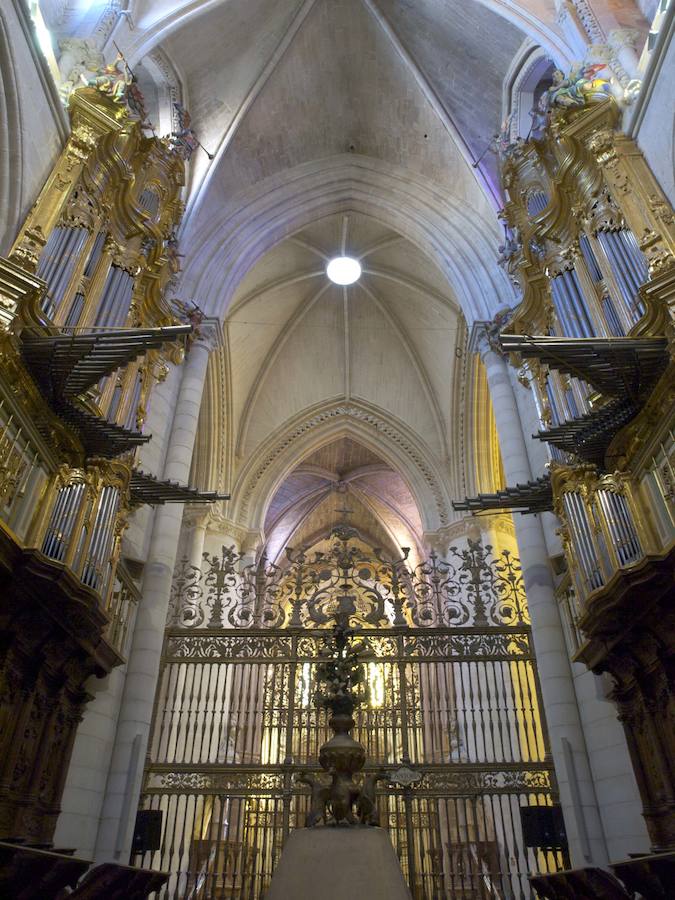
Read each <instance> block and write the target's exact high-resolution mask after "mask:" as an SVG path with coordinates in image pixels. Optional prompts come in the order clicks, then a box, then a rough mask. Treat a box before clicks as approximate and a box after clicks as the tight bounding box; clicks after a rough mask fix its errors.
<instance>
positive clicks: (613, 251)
mask: <svg viewBox="0 0 675 900" xmlns="http://www.w3.org/2000/svg"><path fill="white" fill-rule="evenodd" d="M597 237H598V241H599V242H600V244H601V246H602V247H603V249H604V250H605V253H606V254H607V259H608V260H609V263H610V266H611V267H612V271H613V272H614V276H615V278H616V280H617V283H618V285H619V290H620V292H621V296H622V298H623V301H624V305H625V307H626V310H627V312H628V315H629V318H630V321H631V322H632V323H633V324H634V323H635V322H637V321H638V319H639V318H640V316H641V315H642V314H643V312H644V307H643V305H642V303H641V302H640V300H639V299H638V289H639V288H640V286H641V285H642V284H644V282H645V281H647V280H648V278H649V271H648V269H647V264H646V262H645V259H644V256H643V255H642V253H641V251H640V249H639V247H638V246H637V243H636V241H635V238H634V237H633V234H632V233H631V232H629V231H627V229H620V230H618V231H599V232H598V234H597Z"/></svg>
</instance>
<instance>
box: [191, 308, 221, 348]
mask: <svg viewBox="0 0 675 900" xmlns="http://www.w3.org/2000/svg"><path fill="white" fill-rule="evenodd" d="M222 343H223V329H222V327H221V323H220V319H219V318H217V317H216V316H205V317H204V318H203V319H202V320H201V322H199V324H198V325H196V326H195V330H194V332H193V334H192V341H191V344H190V348H192V347H195V346H198V347H203V348H204V349H205V350H208V352H209V353H211V352H212V351H213V350H217V349H218V348H219V347H221V346H222Z"/></svg>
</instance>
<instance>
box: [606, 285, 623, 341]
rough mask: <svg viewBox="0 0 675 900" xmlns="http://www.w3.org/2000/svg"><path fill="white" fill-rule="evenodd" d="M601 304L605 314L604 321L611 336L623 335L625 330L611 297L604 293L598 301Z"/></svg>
mask: <svg viewBox="0 0 675 900" xmlns="http://www.w3.org/2000/svg"><path fill="white" fill-rule="evenodd" d="M600 303H601V305H602V311H603V312H604V314H605V321H606V322H607V330H608V331H609V333H610V335H611V336H612V337H625V334H626V332H625V330H624V327H623V325H622V324H621V321H620V319H619V316H618V315H617V312H616V309H615V308H614V303H613V301H612V298H611V297H609V296H607V295H605V296H604V297H603V298H602V300H601V301H600Z"/></svg>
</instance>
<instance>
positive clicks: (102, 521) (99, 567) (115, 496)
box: [82, 485, 119, 590]
mask: <svg viewBox="0 0 675 900" xmlns="http://www.w3.org/2000/svg"><path fill="white" fill-rule="evenodd" d="M118 505H119V491H118V489H117V488H116V487H113V486H112V485H107V486H106V487H104V488H103V490H102V491H101V497H100V499H99V505H98V510H97V512H96V518H95V519H94V525H93V531H94V533H93V535H92V539H91V543H90V544H89V551H88V553H87V560H86V563H85V565H84V567H83V570H82V581H83V582H84V583H85V584H88V585H90V587H93V588H94V589H95V590H99V589H100V588H102V585H103V583H104V581H105V580H107V579H104V578H103V565H104V563H105V561H106V559H107V557H108V556H109V554H110V549H111V541H112V537H113V531H114V527H115V517H116V515H117V507H118Z"/></svg>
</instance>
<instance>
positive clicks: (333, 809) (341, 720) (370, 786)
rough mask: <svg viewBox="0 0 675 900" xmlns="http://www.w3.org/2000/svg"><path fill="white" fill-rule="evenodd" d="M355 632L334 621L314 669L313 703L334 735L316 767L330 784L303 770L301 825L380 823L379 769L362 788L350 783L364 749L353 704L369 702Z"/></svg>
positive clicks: (360, 766) (381, 776) (382, 776)
mask: <svg viewBox="0 0 675 900" xmlns="http://www.w3.org/2000/svg"><path fill="white" fill-rule="evenodd" d="M353 639H354V631H353V629H351V628H349V624H348V622H347V621H346V620H345V618H344V617H338V618H337V621H336V624H335V626H334V627H333V630H332V631H331V633H330V635H329V636H328V637H326V639H325V646H324V648H323V649H322V650H321V659H322V661H321V663H320V664H319V666H318V667H317V677H318V682H319V687H318V689H317V691H316V695H315V702H316V705H317V706H318V707H319V708H321V709H325V710H328V711H330V719H329V720H328V724H329V725H330V728H331V730H332V731H333V732H334V734H333V737H332V738H330V740H328V741H326V743H325V744H323V745H322V747H321V748H320V750H319V762H320V763H321V767H322V768H323V769H324V771H326V772H327V773H328V774H329V775H330V776H331V781H330V784H323V783H322V782H321V781H320V780H318V779H316V778H314V777H312V776H311V775H309V774H307V773H306V772H301V773H300V774H299V775H298V777H297V781H298V782H299V783H301V784H306V785H308V786H309V787H310V788H311V791H312V794H311V804H310V810H309V813H308V815H307V818H306V821H305V825H306V827H308V828H311V827H313V826H315V825H318V824H320V823H321V822H323V823H324V824H326V825H346V826H353V825H379V818H378V813H377V805H376V803H375V788H376V786H377V782H378V781H384V780H385V779H387V778H388V776H387V773H386V772H384V771H383V770H379V771H377V772H373V773H372V774H369V775H367V776H366V777H365V778H364V780H363V784H362V785H361V787H359V786H358V785H357V784H355V783H354V775H356V774H357V772H360V771H361V769H363V767H364V765H365V762H366V750H365V747H364V746H363V744H360V743H359V742H358V741H356V740H354V738H353V737H352V736H351V734H350V732H351V730H352V728H353V727H354V724H355V723H354V717H353V713H354V710H355V709H356V707H357V706H359V705H360V704H362V703H366V702H367V701H368V695H369V691H368V685H367V683H366V679H365V671H364V666H363V662H362V661H361V657H362V656H363V653H364V651H365V647H364V644H363V643H362V642H360V641H357V642H354V640H353Z"/></svg>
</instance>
